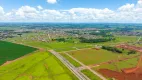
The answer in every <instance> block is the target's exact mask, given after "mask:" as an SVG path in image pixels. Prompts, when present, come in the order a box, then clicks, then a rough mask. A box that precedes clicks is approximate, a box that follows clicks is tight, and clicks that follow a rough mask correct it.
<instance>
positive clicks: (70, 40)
mask: <svg viewBox="0 0 142 80" xmlns="http://www.w3.org/2000/svg"><path fill="white" fill-rule="evenodd" d="M52 41H58V42H71V43H74V42H75V40H74V39H73V38H62V37H60V38H56V39H52Z"/></svg>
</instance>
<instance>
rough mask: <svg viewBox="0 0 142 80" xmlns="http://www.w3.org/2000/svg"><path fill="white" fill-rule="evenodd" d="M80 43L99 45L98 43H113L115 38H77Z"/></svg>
mask: <svg viewBox="0 0 142 80" xmlns="http://www.w3.org/2000/svg"><path fill="white" fill-rule="evenodd" d="M79 39H80V42H82V43H100V42H108V41H113V40H115V38H99V39H86V38H79Z"/></svg>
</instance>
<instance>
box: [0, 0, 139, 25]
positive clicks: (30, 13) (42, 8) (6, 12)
mask: <svg viewBox="0 0 142 80" xmlns="http://www.w3.org/2000/svg"><path fill="white" fill-rule="evenodd" d="M0 22H91V23H92V22H94V23H97V22H103V23H104V22H105V23H107V22H108V23H142V0H0Z"/></svg>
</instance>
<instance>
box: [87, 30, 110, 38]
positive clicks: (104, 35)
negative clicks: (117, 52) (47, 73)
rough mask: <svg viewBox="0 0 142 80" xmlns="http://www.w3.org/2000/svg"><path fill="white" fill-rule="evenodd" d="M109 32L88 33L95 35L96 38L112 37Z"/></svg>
mask: <svg viewBox="0 0 142 80" xmlns="http://www.w3.org/2000/svg"><path fill="white" fill-rule="evenodd" d="M110 32H111V30H100V31H99V32H96V31H95V32H90V33H89V34H90V35H96V36H103V37H113V35H112V34H110Z"/></svg>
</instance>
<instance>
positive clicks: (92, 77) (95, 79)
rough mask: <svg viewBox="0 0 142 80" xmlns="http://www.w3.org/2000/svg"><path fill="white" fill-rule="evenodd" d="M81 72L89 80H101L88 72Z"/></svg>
mask: <svg viewBox="0 0 142 80" xmlns="http://www.w3.org/2000/svg"><path fill="white" fill-rule="evenodd" d="M81 72H82V73H83V74H85V75H86V76H87V77H88V78H90V79H91V80H101V79H100V78H99V77H98V76H96V75H95V74H93V73H92V72H91V71H90V70H82V71H81Z"/></svg>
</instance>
